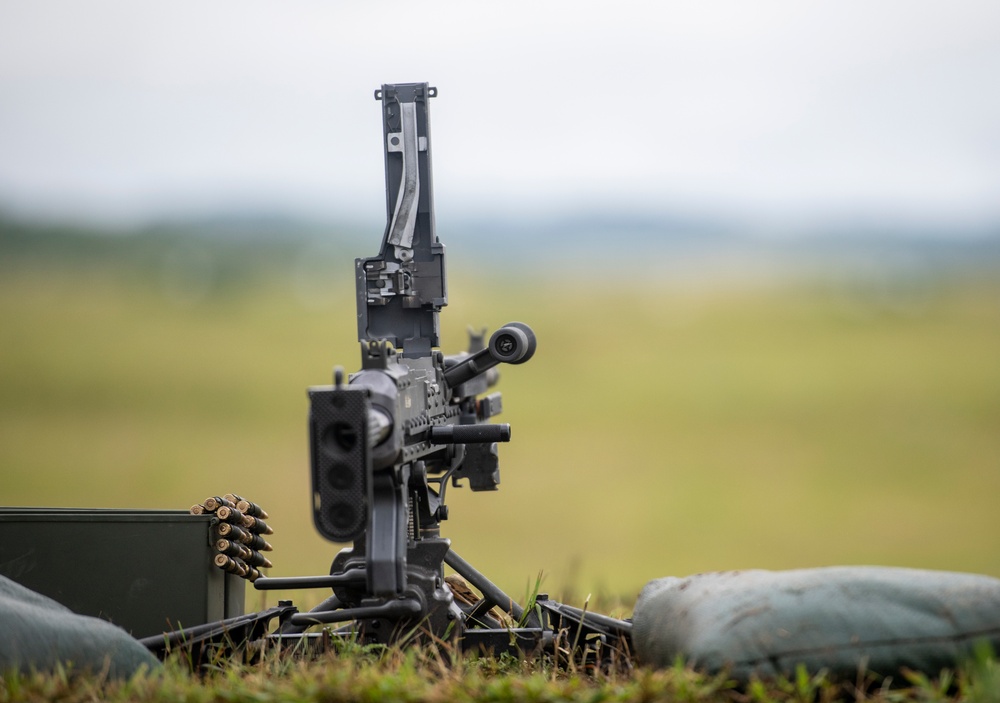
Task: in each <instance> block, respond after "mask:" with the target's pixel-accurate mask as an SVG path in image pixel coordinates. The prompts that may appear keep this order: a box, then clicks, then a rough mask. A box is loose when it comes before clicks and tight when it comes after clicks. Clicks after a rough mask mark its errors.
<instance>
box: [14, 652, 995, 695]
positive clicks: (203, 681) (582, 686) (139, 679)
mask: <svg viewBox="0 0 1000 703" xmlns="http://www.w3.org/2000/svg"><path fill="white" fill-rule="evenodd" d="M55 700H58V701H62V702H64V703H77V702H79V703H84V702H88V703H89V702H91V701H107V702H108V703H112V702H115V701H205V702H208V701H253V702H256V703H264V702H267V701H293V702H295V703H307V702H309V701H380V702H382V701H386V702H390V701H407V702H409V701H412V702H417V701H427V702H442V703H444V702H452V701H455V702H460V701H491V702H494V703H507V702H511V703H513V702H515V701H539V702H548V701H580V702H581V703H583V702H585V703H598V702H601V703H603V702H607V703H613V702H616V701H678V702H682V703H715V702H719V703H785V702H792V701H801V702H803V703H813V702H822V703H829V702H832V701H841V700H855V701H865V702H866V703H910V702H911V701H919V702H921V703H937V702H941V703H945V702H951V701H955V702H958V701H962V702H963V703H995V702H996V701H997V700H1000V665H998V664H997V662H996V660H995V659H993V658H992V657H989V656H980V657H978V658H976V659H975V660H973V661H970V662H969V663H968V664H967V665H965V666H963V667H961V668H959V669H958V670H957V671H955V672H952V671H943V672H941V674H939V675H938V676H925V675H922V674H916V673H913V672H909V673H906V674H905V675H904V676H902V677H899V678H897V679H895V680H893V679H877V678H875V677H871V676H860V677H859V678H858V680H856V681H832V680H830V679H829V678H828V677H827V676H826V675H825V674H824V673H822V672H820V673H818V674H813V675H810V674H807V673H806V672H805V671H804V670H799V671H798V672H797V673H796V675H794V676H791V677H788V678H781V679H778V680H775V681H766V682H765V681H760V680H756V679H755V680H752V681H750V682H749V683H748V684H745V685H737V684H736V683H735V682H734V681H732V680H730V679H728V678H727V677H726V676H725V675H724V674H722V675H715V676H709V675H706V674H701V673H698V672H695V671H692V670H691V669H689V668H687V667H685V666H684V665H683V663H681V662H678V663H677V664H676V665H675V666H673V667H672V668H669V669H666V670H661V671H652V670H648V669H637V670H634V671H630V672H628V673H621V672H612V673H600V672H597V673H586V674H585V673H582V672H580V671H577V670H573V669H568V670H567V669H565V668H556V667H553V666H552V665H551V663H549V662H546V661H544V660H540V659H530V660H518V659H515V658H512V657H503V658H500V659H494V658H480V659H476V658H465V659H463V658H459V657H455V656H453V655H451V654H450V653H448V652H442V651H440V650H428V649H415V648H410V649H406V650H400V649H373V648H361V647H357V646H353V645H347V646H345V647H343V648H341V649H340V650H339V651H337V652H335V653H332V654H326V655H321V656H319V657H318V658H312V659H304V658H301V657H298V658H294V657H288V656H283V655H278V654H276V653H271V654H269V655H266V656H265V657H264V660H263V661H262V662H260V663H257V664H253V665H245V664H238V663H226V662H220V664H219V666H216V667H214V668H210V669H208V670H206V671H204V672H203V673H202V674H201V675H200V676H199V677H195V676H193V675H192V674H191V673H190V672H189V671H188V669H187V668H186V667H185V666H183V665H182V664H180V663H179V662H177V661H171V660H168V662H167V666H166V667H165V669H164V670H162V671H160V672H157V673H154V674H149V673H142V674H139V675H137V676H135V677H133V678H132V679H131V680H128V681H108V680H104V679H102V678H100V677H94V676H80V675H77V674H76V673H74V672H73V671H72V670H67V669H62V670H60V671H57V672H55V673H54V674H48V675H41V674H19V673H15V672H8V673H7V674H5V675H4V676H3V677H2V678H0V702H2V703H15V702H20V701H25V702H29V701H55Z"/></svg>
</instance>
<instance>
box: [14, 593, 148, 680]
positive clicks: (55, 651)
mask: <svg viewBox="0 0 1000 703" xmlns="http://www.w3.org/2000/svg"><path fill="white" fill-rule="evenodd" d="M59 665H68V666H71V667H72V670H73V671H89V672H93V673H103V672H107V675H108V676H109V677H112V678H127V677H130V676H131V675H132V674H134V673H135V672H137V671H139V670H140V669H141V668H142V667H145V668H147V669H150V670H152V669H157V668H159V666H160V663H159V661H157V659H156V658H155V657H154V656H153V655H152V654H150V653H149V650H147V649H146V648H145V647H143V646H142V645H141V644H139V642H138V641H137V640H135V639H133V638H132V636H131V635H129V634H128V633H127V632H125V630H122V629H121V628H120V627H116V626H115V625H112V624H111V623H110V622H107V621H105V620H101V619H99V618H92V617H88V616H85V615H77V614H76V613H74V612H73V611H71V610H70V609H69V608H67V607H65V606H63V605H60V604H59V603H57V602H56V601H54V600H52V599H51V598H48V597H46V596H43V595H41V594H39V593H35V592H34V591H31V590H29V589H27V588H25V587H24V586H22V585H20V584H18V583H15V582H14V581H11V580H10V579H8V578H6V577H4V576H0V674H2V673H3V672H5V671H10V670H13V669H16V670H20V671H22V672H25V673H27V672H30V671H32V670H35V671H53V670H54V669H55V668H56V667H57V666H59Z"/></svg>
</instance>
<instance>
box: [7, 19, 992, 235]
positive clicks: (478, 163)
mask: <svg viewBox="0 0 1000 703" xmlns="http://www.w3.org/2000/svg"><path fill="white" fill-rule="evenodd" d="M424 80H426V81H429V82H430V83H431V84H432V85H435V86H437V87H438V89H439V91H440V96H439V97H438V98H437V99H436V100H435V101H433V102H432V103H431V111H432V143H433V151H434V173H435V196H436V204H437V208H438V211H439V212H442V211H444V210H447V211H448V212H450V213H452V214H467V213H475V212H478V213H480V214H491V213H492V214H498V215H511V214H517V213H529V212H537V211H538V210H540V209H548V208H559V207H586V208H594V209H611V208H614V207H619V206H622V205H625V206H634V207H639V208H642V209H643V210H654V211H655V210H662V211H670V210H672V209H678V208H679V209H682V210H702V211H706V212H713V211H723V212H726V211H737V212H751V213H760V214H765V215H768V216H778V217H786V216H790V217H820V218H822V217H826V216H838V217H843V216H853V215H889V216H895V217H903V218H906V219H910V220H914V221H921V220H925V219H931V220H937V221H941V222H960V223H973V224H974V223H977V222H981V221H983V220H989V219H993V220H995V219H996V218H1000V88H998V86H1000V3H998V2H996V1H995V0H992V1H982V2H979V1H974V2H950V3H946V2H927V1H924V0H886V1H883V2H871V1H870V0H869V1H866V2H860V1H854V0H847V1H844V0H838V1H821V2H802V1H801V0H799V1H792V0H788V1H774V0H763V1H754V2H749V1H747V0H739V1H733V2H723V1H719V0H708V1H705V2H693V1H690V2H660V3H652V2H649V3H639V2H631V1H624V2H623V1H621V0H605V1H604V2H542V1H540V0H535V1H534V2H514V1H510V0H507V1H505V2H503V3H483V2H458V1H448V0H441V1H439V2H381V3H375V2H373V3H356V2H352V3H337V2H332V1H329V0H328V1H322V2H320V1H317V2H301V1H300V2H296V1H289V2H260V1H252V0H251V1H240V2H235V1H230V0H225V1H217V2H213V1H210V0H208V1H206V0H202V1H201V2H190V1H188V0H171V1H170V2H134V1H131V2H112V1H106V0H105V1H92V2H81V1H79V0H0V208H2V207H3V206H4V205H7V206H8V207H11V206H13V207H20V208H33V209H45V210H48V211H52V212H56V213H64V214H66V213H70V214H72V213H76V214H87V215H99V216H102V217H125V218H132V217H140V218H141V217H144V216H147V215H151V214H162V213H164V212H169V211H171V210H172V209H175V208H180V209H186V210H191V209H194V210H201V211H205V212H208V211H213V210H221V209H232V208H239V207H243V206H250V207H256V208H261V209H269V208H275V209H283V210H285V211H289V212H292V213H293V214H304V215H314V216H315V215H318V216H322V217H331V216H332V217H337V216H346V217H363V218H365V219H377V220H381V219H382V217H383V211H384V195H383V184H384V180H383V175H382V155H381V138H380V137H381V124H380V122H379V120H380V115H379V110H378V106H377V104H376V103H375V100H374V98H373V97H372V93H373V91H374V89H375V88H377V87H378V86H379V85H380V84H381V83H391V82H410V81H424Z"/></svg>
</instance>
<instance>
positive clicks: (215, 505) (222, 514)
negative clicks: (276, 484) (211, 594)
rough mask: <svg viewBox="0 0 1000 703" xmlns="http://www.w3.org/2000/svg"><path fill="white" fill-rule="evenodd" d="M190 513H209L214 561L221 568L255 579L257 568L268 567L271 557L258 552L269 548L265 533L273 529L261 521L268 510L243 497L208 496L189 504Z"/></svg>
mask: <svg viewBox="0 0 1000 703" xmlns="http://www.w3.org/2000/svg"><path fill="white" fill-rule="evenodd" d="M190 512H191V514H192V515H212V516H213V517H214V519H213V521H212V525H213V531H214V534H215V539H214V545H215V550H216V554H215V556H214V558H213V563H214V564H215V565H216V566H217V567H219V568H220V569H222V570H223V571H225V572H227V573H230V574H236V575H237V576H240V577H242V578H245V579H247V580H248V581H256V580H257V579H258V578H259V577H260V575H261V573H260V571H259V569H270V568H271V566H272V564H271V560H270V559H268V558H267V557H265V556H264V555H263V554H262V553H261V552H270V551H271V549H272V547H271V545H270V543H269V542H268V541H267V540H266V539H264V535H272V534H274V530H273V529H271V527H270V526H269V525H268V524H267V523H266V522H264V519H266V518H267V517H268V514H267V511H266V510H264V509H263V508H262V507H260V506H259V505H257V504H256V503H253V502H251V501H249V500H247V499H245V498H243V497H242V496H238V495H236V494H235V493H227V494H226V495H224V496H210V497H208V498H206V499H205V500H203V501H202V502H201V503H196V504H195V505H192V506H191V510H190Z"/></svg>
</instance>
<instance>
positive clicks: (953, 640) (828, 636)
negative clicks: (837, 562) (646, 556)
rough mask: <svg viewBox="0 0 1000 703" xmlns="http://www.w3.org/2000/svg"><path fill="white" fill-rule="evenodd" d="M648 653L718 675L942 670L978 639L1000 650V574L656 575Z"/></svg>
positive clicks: (646, 616)
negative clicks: (800, 667)
mask: <svg viewBox="0 0 1000 703" xmlns="http://www.w3.org/2000/svg"><path fill="white" fill-rule="evenodd" d="M632 638H633V644H634V647H635V652H636V655H637V657H638V658H639V660H640V661H641V662H642V663H644V664H647V665H652V666H658V667H668V666H671V665H673V664H674V662H675V661H676V660H677V658H678V657H681V658H682V659H683V660H684V661H685V662H686V663H688V664H690V665H693V666H694V667H695V668H697V669H699V670H703V671H707V672H711V673H717V672H721V671H724V670H728V671H729V673H730V675H731V676H733V677H734V678H735V679H737V680H740V681H746V680H748V679H749V678H750V677H751V676H753V675H756V676H758V677H760V678H772V677H775V676H777V675H786V676H791V675H792V674H794V672H795V670H796V667H797V666H798V665H799V664H803V665H805V667H806V668H807V670H808V671H810V672H811V673H816V672H819V671H820V670H824V669H825V670H826V671H827V672H828V673H829V674H830V675H831V676H833V677H851V678H853V677H855V676H856V675H857V673H858V671H859V668H867V670H868V671H870V672H873V673H876V674H878V675H881V676H893V675H895V674H896V673H897V672H898V671H899V670H900V669H901V668H903V667H906V668H909V669H913V670H917V671H922V672H925V673H927V674H937V673H938V672H939V671H940V670H941V669H942V668H954V667H955V666H956V665H957V664H959V663H960V662H961V661H962V660H963V659H964V658H966V657H969V656H970V655H971V654H972V653H973V650H974V648H975V646H976V643H977V642H980V641H985V642H988V643H989V644H990V645H991V646H992V648H993V651H994V652H997V653H1000V580H998V579H995V578H990V577H988V576H980V575H976V574H962V573H950V572H940V571H923V570H918V569H902V568H888V567H864V566H856V567H827V568H818V569H802V570H795V571H777V572H772V571H762V570H752V571H729V572H720V573H707V574H699V575H697V576H690V577H687V578H663V579H658V580H656V581H651V582H650V583H648V584H647V585H646V587H645V588H644V589H643V590H642V593H641V594H640V596H639V600H638V602H637V603H636V606H635V611H634V615H633V630H632Z"/></svg>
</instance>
